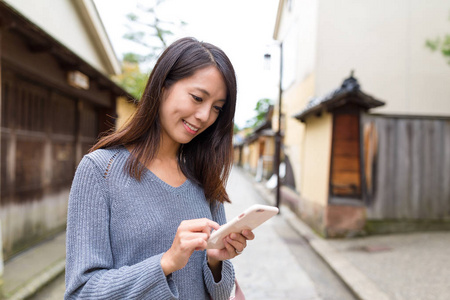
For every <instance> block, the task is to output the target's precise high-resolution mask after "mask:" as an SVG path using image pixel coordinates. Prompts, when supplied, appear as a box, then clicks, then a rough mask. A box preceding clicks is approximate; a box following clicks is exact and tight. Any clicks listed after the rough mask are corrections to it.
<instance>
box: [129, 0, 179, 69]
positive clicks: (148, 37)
mask: <svg viewBox="0 0 450 300" xmlns="http://www.w3.org/2000/svg"><path fill="white" fill-rule="evenodd" d="M163 2H164V0H156V2H154V3H153V5H152V4H150V5H149V6H142V5H139V6H138V8H139V11H138V13H129V14H127V16H126V17H127V19H128V24H127V27H128V32H127V33H126V34H125V35H124V38H125V39H128V40H130V41H133V42H135V43H136V44H139V45H141V46H143V47H145V48H146V49H148V54H146V55H137V57H138V59H139V62H140V63H142V62H148V61H153V60H155V59H156V57H157V56H158V55H159V54H160V53H161V52H162V51H163V50H164V49H165V48H167V39H168V38H169V37H170V36H172V35H173V32H172V30H173V29H177V28H179V27H181V26H185V25H186V23H185V22H183V21H175V20H163V19H161V18H160V17H159V16H158V13H157V10H158V6H159V5H160V4H161V3H163Z"/></svg>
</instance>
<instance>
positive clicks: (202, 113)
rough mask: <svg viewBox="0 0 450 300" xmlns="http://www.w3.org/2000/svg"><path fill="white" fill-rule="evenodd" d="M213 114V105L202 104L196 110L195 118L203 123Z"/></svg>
mask: <svg viewBox="0 0 450 300" xmlns="http://www.w3.org/2000/svg"><path fill="white" fill-rule="evenodd" d="M210 116H211V107H210V106H209V105H207V104H205V105H200V106H199V107H198V108H197V111H196V112H195V118H196V119H197V120H199V121H200V122H202V123H206V122H208V120H209V117H210Z"/></svg>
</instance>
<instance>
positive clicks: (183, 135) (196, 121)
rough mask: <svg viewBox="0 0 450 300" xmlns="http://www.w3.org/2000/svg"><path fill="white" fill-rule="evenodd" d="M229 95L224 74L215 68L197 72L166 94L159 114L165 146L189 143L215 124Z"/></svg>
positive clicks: (175, 85) (164, 91) (165, 91)
mask: <svg viewBox="0 0 450 300" xmlns="http://www.w3.org/2000/svg"><path fill="white" fill-rule="evenodd" d="M226 95H227V89H226V85H225V82H224V80H223V77H222V74H221V73H220V72H219V71H218V70H217V68H216V67H214V66H210V67H206V68H203V69H200V70H197V71H196V72H195V73H194V74H193V75H192V76H190V77H187V78H183V79H181V80H179V81H177V82H176V83H175V84H173V85H172V86H171V87H170V88H169V89H165V90H163V99H162V103H161V107H160V114H159V117H160V122H161V126H162V137H163V140H162V142H163V143H164V144H165V145H168V144H167V143H174V144H176V145H177V146H179V144H186V143H189V142H190V141H191V140H192V139H193V138H194V137H195V136H197V135H199V134H200V133H202V132H203V131H205V130H206V128H208V127H209V126H211V125H212V124H213V123H214V122H215V121H216V119H217V117H218V116H219V113H220V110H221V109H222V107H223V106H224V105H225V99H226Z"/></svg>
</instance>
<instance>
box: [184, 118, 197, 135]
mask: <svg viewBox="0 0 450 300" xmlns="http://www.w3.org/2000/svg"><path fill="white" fill-rule="evenodd" d="M183 124H184V125H185V126H186V127H187V129H189V131H190V132H191V133H196V132H197V131H198V130H199V128H198V127H195V126H194V125H192V124H190V123H188V122H186V121H185V120H183Z"/></svg>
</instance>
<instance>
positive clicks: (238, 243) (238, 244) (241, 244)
mask: <svg viewBox="0 0 450 300" xmlns="http://www.w3.org/2000/svg"><path fill="white" fill-rule="evenodd" d="M239 236H241V235H240V234H239ZM226 241H227V242H228V243H229V244H230V245H231V246H233V248H234V250H235V251H236V250H237V251H239V252H242V251H243V250H244V248H245V247H246V246H247V240H246V239H245V238H243V237H242V236H241V238H240V239H231V237H230V236H227V237H226Z"/></svg>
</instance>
